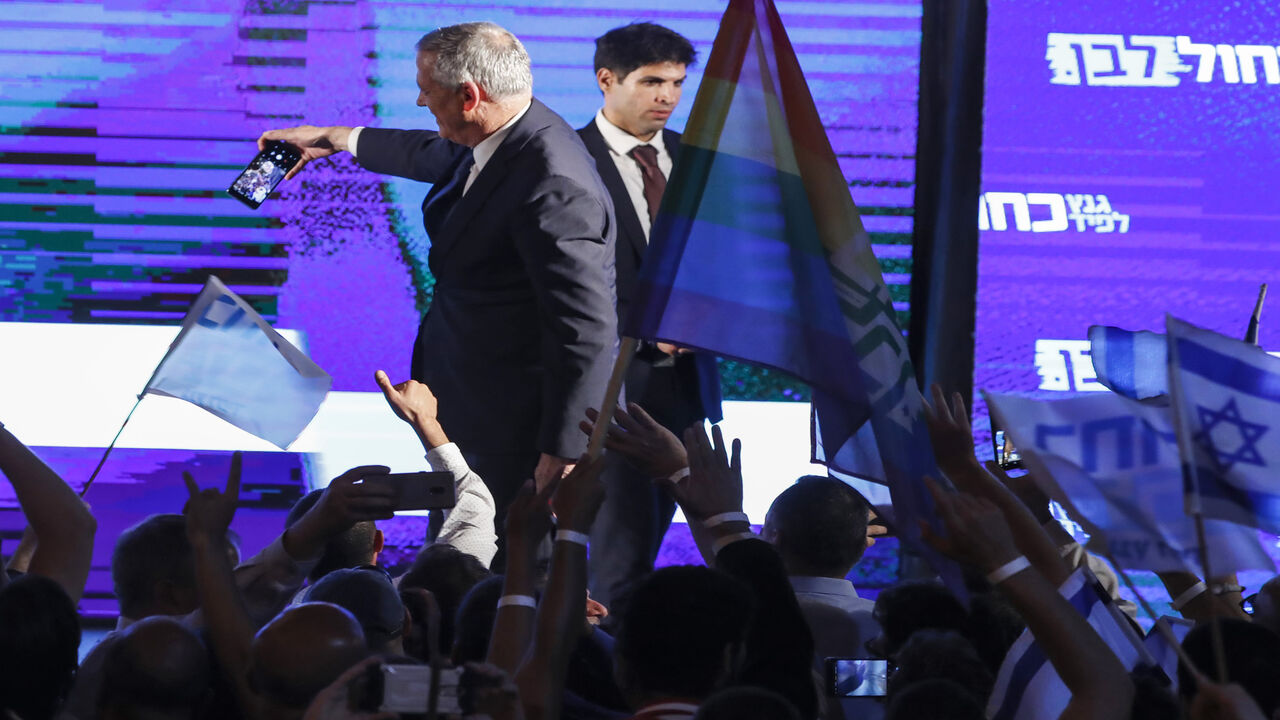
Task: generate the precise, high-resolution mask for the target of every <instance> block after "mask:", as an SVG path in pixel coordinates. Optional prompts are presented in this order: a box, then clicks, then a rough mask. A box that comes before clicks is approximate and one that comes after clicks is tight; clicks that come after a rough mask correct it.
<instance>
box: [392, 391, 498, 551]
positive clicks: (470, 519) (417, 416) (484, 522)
mask: <svg viewBox="0 0 1280 720" xmlns="http://www.w3.org/2000/svg"><path fill="white" fill-rule="evenodd" d="M374 379H375V380H376V381H377V383H378V387H379V388H381V389H382V394H383V396H384V397H386V399H387V404H388V405H390V406H391V409H392V410H394V411H395V413H396V416H397V417H399V418H400V419H401V420H404V421H405V422H406V423H408V424H409V426H410V427H412V428H413V430H414V432H415V433H417V435H418V439H419V440H420V441H421V442H422V447H423V449H425V450H426V451H427V462H428V463H430V465H431V468H432V469H433V470H437V471H442V472H449V473H451V474H452V475H453V482H454V489H455V491H456V494H457V497H458V502H457V504H456V505H454V507H453V508H452V509H450V510H446V511H445V515H444V523H443V524H442V525H441V526H440V532H439V534H438V535H436V540H435V541H436V542H437V543H444V544H445V545H452V546H453V547H456V548H457V549H458V550H459V551H461V552H464V553H467V554H469V555H473V556H475V557H476V558H478V559H479V560H480V562H482V563H484V564H485V566H486V567H487V566H488V565H489V563H490V562H492V561H493V556H494V555H495V554H497V552H498V534H497V533H496V532H495V531H494V516H495V514H496V512H497V511H496V509H495V508H494V502H493V495H492V494H490V492H489V488H488V487H487V486H486V485H485V484H484V481H483V480H481V478H480V476H479V475H477V474H475V473H474V472H472V470H471V468H470V467H469V466H468V465H467V461H466V459H465V458H463V456H462V451H461V450H459V449H458V446H457V445H455V444H453V443H452V442H450V441H449V437H448V436H447V435H445V432H444V428H443V427H441V425H440V421H439V419H438V417H437V408H438V403H437V401H436V396H435V395H434V394H432V392H431V388H429V387H427V386H426V385H424V384H422V383H420V382H417V381H415V380H408V381H405V382H402V383H400V384H398V385H392V384H391V380H390V379H389V378H388V377H387V374H386V373H385V372H383V371H381V370H379V371H378V372H377V373H376V374H375V375H374Z"/></svg>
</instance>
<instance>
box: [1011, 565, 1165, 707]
mask: <svg viewBox="0 0 1280 720" xmlns="http://www.w3.org/2000/svg"><path fill="white" fill-rule="evenodd" d="M1058 592H1060V593H1062V596H1063V597H1065V598H1066V599H1067V600H1068V601H1070V603H1071V605H1072V607H1074V608H1075V609H1076V611H1077V612H1079V613H1080V614H1081V615H1082V616H1083V617H1084V618H1085V620H1087V621H1088V622H1089V626H1090V627H1092V628H1093V629H1094V631H1095V632H1097V633H1098V636H1099V637H1101V638H1102V641H1103V642H1105V643H1106V644H1107V647H1109V648H1111V651H1112V652H1114V653H1115V654H1116V657H1117V658H1119V660H1120V662H1121V664H1123V665H1124V666H1125V668H1127V669H1129V670H1132V669H1133V668H1134V667H1135V666H1137V665H1138V664H1139V663H1147V664H1152V663H1153V660H1152V658H1151V655H1150V654H1149V653H1148V652H1147V650H1146V648H1145V647H1144V646H1143V643H1142V638H1140V637H1139V636H1138V633H1137V632H1136V631H1134V629H1133V626H1132V625H1130V624H1129V621H1128V620H1126V619H1125V618H1124V617H1123V615H1122V613H1121V612H1120V610H1119V609H1117V608H1116V606H1115V602H1114V601H1113V600H1112V599H1111V596H1110V595H1109V594H1108V593H1107V591H1106V590H1103V589H1102V587H1101V586H1100V585H1099V584H1098V580H1097V578H1095V577H1094V576H1093V573H1091V572H1089V571H1088V570H1087V569H1085V568H1080V569H1079V570H1076V571H1075V572H1074V573H1072V574H1071V576H1070V577H1068V578H1067V581H1066V582H1065V583H1063V584H1062V587H1061V588H1059V589H1058ZM1070 701H1071V691H1070V690H1068V689H1067V686H1066V685H1064V684H1063V683H1062V679H1061V678H1060V677H1058V672H1057V671H1056V670H1054V669H1053V665H1052V664H1051V663H1050V662H1049V658H1048V656H1047V655H1045V654H1044V650H1043V649H1042V648H1041V647H1040V645H1039V644H1037V642H1036V639H1035V637H1033V636H1032V635H1031V632H1030V631H1024V632H1023V633H1022V635H1021V636H1019V637H1018V639H1017V640H1016V641H1014V643H1013V646H1012V647H1010V648H1009V652H1008V654H1006V655H1005V658H1004V662H1003V663H1001V665H1000V671H999V672H998V673H997V674H996V684H995V687H994V688H993V689H992V690H991V698H990V700H989V701H988V702H987V717H988V718H990V719H991V720H1042V719H1043V718H1056V717H1058V716H1059V715H1061V714H1062V711H1063V710H1065V709H1066V707H1067V703H1068V702H1070Z"/></svg>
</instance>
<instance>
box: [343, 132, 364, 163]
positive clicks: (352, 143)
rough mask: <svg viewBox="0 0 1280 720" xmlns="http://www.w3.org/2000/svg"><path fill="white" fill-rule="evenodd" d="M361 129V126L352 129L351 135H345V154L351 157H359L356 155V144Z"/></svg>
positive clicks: (358, 140)
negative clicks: (347, 153) (349, 154)
mask: <svg viewBox="0 0 1280 720" xmlns="http://www.w3.org/2000/svg"><path fill="white" fill-rule="evenodd" d="M363 129H364V126H363V125H359V126H357V127H353V128H351V134H349V135H347V152H349V153H351V157H359V156H358V155H356V144H357V143H359V142H360V131H361V130H363Z"/></svg>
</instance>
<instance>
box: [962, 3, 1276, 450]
mask: <svg viewBox="0 0 1280 720" xmlns="http://www.w3.org/2000/svg"><path fill="white" fill-rule="evenodd" d="M1278 20H1280V7H1277V6H1274V5H1268V4H1266V3H1246V4H1235V5H1231V4H1209V3H1199V2H1185V1H1184V2H1163V1H1162V2H1157V1H1156V0H1136V1H1135V0H1129V1H1127V2H1124V3H1115V2H1101V1H1096V0H1090V1H1087V2H1071V3H1062V2H1054V1H1052V0H1020V1H1019V2H1010V1H1009V0H997V1H996V2H992V3H991V7H990V18H989V25H988V32H987V37H988V44H987V68H986V101H985V129H984V132H983V151H982V153H983V155H982V190H983V195H982V201H981V203H980V207H979V209H978V210H979V212H978V215H979V217H978V222H979V228H980V250H979V277H978V296H977V330H976V338H975V340H976V349H975V370H974V385H975V387H976V388H978V389H987V390H994V391H999V392H1017V393H1021V394H1025V395H1032V396H1042V397H1058V396H1066V394H1069V393H1075V392H1084V391H1093V390H1098V389H1101V388H1100V386H1099V385H1098V384H1097V383H1096V382H1095V381H1094V378H1093V374H1092V365H1091V363H1090V360H1089V356H1088V352H1087V350H1088V343H1087V342H1086V341H1085V338H1086V331H1087V329H1088V327H1089V326H1090V325H1093V324H1104V325H1117V326H1120V327H1124V328H1130V329H1149V330H1158V331H1161V332H1163V327H1164V316H1165V313H1166V312H1168V313H1173V314H1175V315H1177V316H1179V317H1182V318H1184V319H1186V320H1189V321H1191V322H1194V323H1197V324H1200V325H1203V326H1205V327H1209V328H1212V329H1215V330H1218V331H1220V332H1223V333H1227V334H1229V335H1234V336H1242V335H1243V333H1244V330H1245V327H1246V324H1247V321H1248V318H1249V314H1250V312H1251V311H1252V309H1253V304H1254V301H1255V299H1256V296H1257V292H1258V285H1259V284H1260V283H1263V282H1271V283H1273V289H1274V287H1275V286H1274V283H1275V281H1276V280H1278V279H1280V277H1278V276H1277V272H1276V271H1277V270H1278V269H1280V245H1277V243H1276V236H1277V232H1278V231H1280V195H1278V194H1277V193H1276V192H1275V191H1274V189H1273V187H1272V185H1273V183H1272V182H1271V180H1270V176H1271V175H1272V174H1273V173H1272V168H1273V166H1274V164H1275V163H1276V161H1277V158H1280V133H1276V132H1275V129H1274V120H1275V118H1276V117H1278V116H1280V56H1278V55H1277V52H1278V50H1277V45H1280V22H1277V21H1278ZM1275 302H1276V301H1275V299H1274V296H1273V299H1272V305H1274V303H1275ZM1266 317H1267V315H1266V314H1264V318H1263V320H1264V322H1263V331H1262V335H1261V340H1262V345H1263V346H1264V347H1265V348H1267V349H1269V350H1275V349H1280V334H1277V333H1276V332H1275V331H1269V328H1268V325H1267V322H1266ZM1272 317H1274V315H1272ZM975 401H977V402H979V403H980V398H975ZM978 414H979V416H980V417H979V418H976V419H977V420H978V422H979V424H980V425H981V426H982V427H983V428H984V431H985V429H986V428H987V427H988V426H987V423H986V420H985V416H986V412H985V408H982V407H979V408H978Z"/></svg>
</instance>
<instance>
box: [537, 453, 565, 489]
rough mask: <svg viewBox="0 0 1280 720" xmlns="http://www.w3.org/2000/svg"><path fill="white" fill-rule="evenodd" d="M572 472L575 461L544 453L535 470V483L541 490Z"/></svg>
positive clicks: (539, 457)
mask: <svg viewBox="0 0 1280 720" xmlns="http://www.w3.org/2000/svg"><path fill="white" fill-rule="evenodd" d="M572 471H573V460H570V459H569V458H562V457H556V456H555V455H548V454H546V453H542V454H541V455H539V456H538V466H537V467H535V468H534V469H533V482H534V484H535V485H536V486H537V487H538V489H539V490H541V489H543V488H545V487H546V486H547V485H548V484H549V483H553V482H556V481H557V480H559V479H560V478H563V477H565V476H566V475H568V474H569V473H570V472H572Z"/></svg>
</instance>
